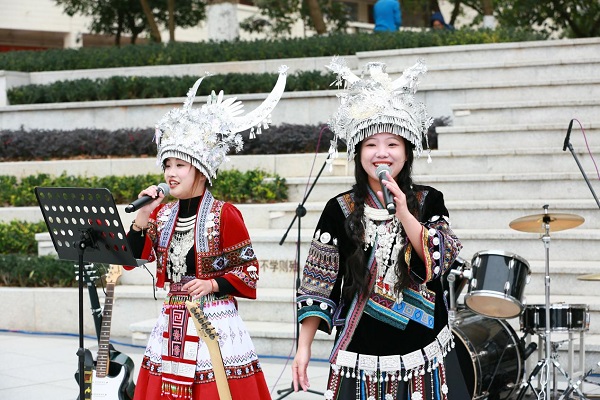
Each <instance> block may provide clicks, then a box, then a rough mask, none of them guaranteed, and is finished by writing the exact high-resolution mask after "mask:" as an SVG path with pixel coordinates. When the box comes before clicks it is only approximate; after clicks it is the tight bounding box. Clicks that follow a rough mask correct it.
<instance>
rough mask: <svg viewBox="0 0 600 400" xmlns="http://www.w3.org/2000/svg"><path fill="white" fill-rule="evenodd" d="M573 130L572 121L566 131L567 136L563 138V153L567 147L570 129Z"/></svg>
mask: <svg viewBox="0 0 600 400" xmlns="http://www.w3.org/2000/svg"><path fill="white" fill-rule="evenodd" d="M572 128H573V120H571V122H569V128H568V129H567V135H566V136H565V142H564V143H563V151H566V150H567V147H568V146H569V139H570V138H571V129H572Z"/></svg>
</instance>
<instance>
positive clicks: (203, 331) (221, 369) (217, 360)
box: [185, 301, 231, 400]
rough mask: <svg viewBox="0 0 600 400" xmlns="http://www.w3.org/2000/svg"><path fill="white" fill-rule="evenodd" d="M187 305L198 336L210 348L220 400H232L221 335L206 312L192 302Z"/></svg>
mask: <svg viewBox="0 0 600 400" xmlns="http://www.w3.org/2000/svg"><path fill="white" fill-rule="evenodd" d="M185 305H186V307H187V309H188V311H189V312H190V316H191V318H192V321H194V325H195V326H196V331H198V336H200V337H201V338H202V339H203V340H204V343H206V347H207V348H208V354H209V355H210V362H211V363H212V366H213V372H214V373H215V381H216V383H217V392H218V393H219V398H220V400H231V392H230V390H229V384H228V382H227V374H226V373H225V366H224V365H223V356H222V355H221V348H220V347H219V334H218V333H217V332H216V330H215V328H214V327H213V326H212V324H211V323H210V321H208V319H206V316H205V315H204V312H202V310H201V309H200V308H199V307H198V306H197V305H196V304H194V303H192V302H191V301H186V303H185Z"/></svg>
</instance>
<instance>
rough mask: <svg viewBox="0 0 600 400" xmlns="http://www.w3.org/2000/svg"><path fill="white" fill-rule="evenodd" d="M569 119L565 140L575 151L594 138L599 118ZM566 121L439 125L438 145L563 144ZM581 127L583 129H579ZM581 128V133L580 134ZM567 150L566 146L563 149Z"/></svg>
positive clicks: (511, 146)
mask: <svg viewBox="0 0 600 400" xmlns="http://www.w3.org/2000/svg"><path fill="white" fill-rule="evenodd" d="M579 122H581V123H582V126H580V125H579V123H578V122H577V121H575V122H574V123H573V128H572V131H571V136H570V139H569V142H570V143H571V145H572V146H573V149H574V150H575V151H580V150H583V149H585V148H586V147H587V144H586V140H588V141H589V142H590V143H589V144H590V145H593V144H594V143H597V142H598V139H596V138H598V137H600V122H599V121H597V120H596V119H594V120H587V121H579ZM568 126H569V122H566V121H565V122H561V123H540V124H503V123H502V124H494V125H471V126H464V125H462V126H461V125H458V126H440V127H438V128H436V132H437V133H438V138H437V139H438V148H439V149H440V150H444V151H451V150H458V151H463V150H465V149H486V148H487V149H490V150H492V149H493V150H500V149H510V150H515V149H519V150H523V149H535V148H553V149H561V150H562V148H563V144H564V140H565V136H566V133H567V129H568ZM582 128H583V130H582ZM584 132H585V135H584V134H583V133H584ZM567 151H568V150H567Z"/></svg>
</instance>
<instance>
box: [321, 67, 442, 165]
mask: <svg viewBox="0 0 600 400" xmlns="http://www.w3.org/2000/svg"><path fill="white" fill-rule="evenodd" d="M326 68H328V69H329V70H331V71H333V72H334V73H335V74H337V80H336V81H335V82H334V83H333V84H337V85H338V86H343V88H344V89H345V91H344V92H343V93H341V94H338V98H339V99H340V106H339V108H338V110H337V112H336V114H335V115H334V116H333V117H332V119H331V120H330V121H329V127H330V128H331V130H332V131H333V133H334V138H333V141H332V142H331V147H330V149H329V153H330V158H335V157H337V145H338V140H342V141H344V142H345V143H346V147H347V149H348V160H352V159H353V158H354V155H355V152H356V145H357V144H358V143H359V142H361V141H362V140H364V139H365V138H367V137H369V136H371V135H374V134H376V133H380V132H388V133H393V134H395V135H399V136H402V137H403V138H405V139H407V140H408V141H409V142H410V143H412V144H413V146H414V148H415V151H416V153H417V156H420V155H421V154H422V152H423V139H425V140H427V129H428V128H429V126H430V125H431V123H432V122H433V119H432V118H431V117H430V116H429V115H428V114H427V110H426V109H425V105H424V104H423V103H421V102H417V101H416V99H415V93H416V91H417V86H418V84H419V77H420V76H421V75H423V74H425V72H427V67H426V66H425V64H424V63H423V61H422V60H418V61H417V63H416V64H415V65H413V66H412V67H410V68H408V69H406V70H405V71H404V73H403V74H402V76H401V77H400V78H398V79H396V80H393V81H392V79H391V78H390V77H389V76H388V74H387V73H386V72H385V64H384V63H380V62H371V63H367V64H366V65H365V67H364V69H363V73H362V75H361V76H360V77H358V76H357V75H355V74H354V73H352V71H351V70H350V68H348V66H347V65H346V62H345V60H344V59H340V58H337V57H335V58H334V59H333V60H332V61H331V63H330V64H329V65H327V66H326ZM365 74H368V76H366V77H365Z"/></svg>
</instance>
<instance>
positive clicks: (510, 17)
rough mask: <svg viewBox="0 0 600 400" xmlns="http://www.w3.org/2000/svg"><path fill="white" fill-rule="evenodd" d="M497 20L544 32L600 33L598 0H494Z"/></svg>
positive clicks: (599, 4) (591, 35)
mask: <svg viewBox="0 0 600 400" xmlns="http://www.w3.org/2000/svg"><path fill="white" fill-rule="evenodd" d="M495 1H496V7H497V18H498V22H499V23H500V24H502V25H505V26H518V27H524V28H535V29H537V30H541V31H543V32H546V33H548V34H552V33H558V34H559V35H560V36H565V37H572V38H583V37H597V36H600V2H599V1H598V0H546V1H537V0H520V1H515V0H495Z"/></svg>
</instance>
